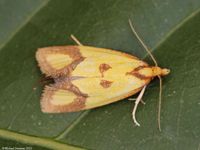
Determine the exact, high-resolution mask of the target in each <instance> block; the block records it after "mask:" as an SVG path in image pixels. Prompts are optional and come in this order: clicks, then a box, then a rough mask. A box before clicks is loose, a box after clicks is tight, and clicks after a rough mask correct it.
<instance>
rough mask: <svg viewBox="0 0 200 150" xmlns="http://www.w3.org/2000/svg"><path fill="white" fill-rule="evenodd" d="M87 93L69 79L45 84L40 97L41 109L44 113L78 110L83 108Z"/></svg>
mask: <svg viewBox="0 0 200 150" xmlns="http://www.w3.org/2000/svg"><path fill="white" fill-rule="evenodd" d="M87 97H88V95H87V94H85V93H82V92H81V91H80V90H79V89H78V87H76V86H75V85H73V84H72V83H71V82H70V80H68V79H63V80H62V81H56V83H55V84H53V85H50V86H46V87H45V89H44V92H43V94H42V98H41V109H42V111H43V112H46V113H61V112H73V111H79V110H82V109H84V108H85V102H86V99H87Z"/></svg>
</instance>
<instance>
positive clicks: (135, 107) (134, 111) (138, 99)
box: [132, 86, 146, 126]
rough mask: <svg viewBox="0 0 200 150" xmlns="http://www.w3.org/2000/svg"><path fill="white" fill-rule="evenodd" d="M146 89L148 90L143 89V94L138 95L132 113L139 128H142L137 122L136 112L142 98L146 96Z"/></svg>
mask: <svg viewBox="0 0 200 150" xmlns="http://www.w3.org/2000/svg"><path fill="white" fill-rule="evenodd" d="M145 89H146V86H144V87H143V89H142V90H141V92H140V94H139V95H138V97H137V99H136V100H135V106H134V108H133V112H132V117H133V121H134V123H135V124H136V125H137V126H140V124H139V123H138V122H137V120H136V117H135V114H136V110H137V107H138V104H139V102H140V101H141V100H142V96H143V95H144V91H145Z"/></svg>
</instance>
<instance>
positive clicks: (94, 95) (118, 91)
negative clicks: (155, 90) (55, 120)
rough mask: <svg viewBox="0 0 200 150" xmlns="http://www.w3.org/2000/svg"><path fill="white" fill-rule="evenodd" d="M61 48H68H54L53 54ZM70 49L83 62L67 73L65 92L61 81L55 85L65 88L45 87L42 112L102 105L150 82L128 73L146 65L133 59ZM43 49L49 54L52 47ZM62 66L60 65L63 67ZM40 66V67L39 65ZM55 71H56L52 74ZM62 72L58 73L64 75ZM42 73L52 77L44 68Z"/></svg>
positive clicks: (105, 51)
mask: <svg viewBox="0 0 200 150" xmlns="http://www.w3.org/2000/svg"><path fill="white" fill-rule="evenodd" d="M54 48H55V47H54ZM56 48H57V47H56ZM63 48H64V49H65V51H68V49H70V48H71V47H67V46H66V47H62V48H61V49H62V50H61V49H60V50H59V49H58V50H57V53H58V54H60V53H61V51H63ZM73 49H76V51H77V52H78V53H79V59H80V58H84V59H82V60H81V61H79V63H77V64H76V66H75V67H74V68H72V69H71V70H70V71H71V72H70V77H69V78H68V79H70V85H72V86H67V87H68V89H67V90H66V85H67V84H63V83H64V82H65V81H62V80H61V81H59V82H61V83H56V84H57V85H59V84H62V85H65V86H55V85H54V86H52V87H48V86H47V87H46V88H45V90H44V94H43V98H42V100H41V105H42V110H43V111H44V112H71V111H79V110H84V109H90V108H95V107H99V106H102V105H106V104H109V103H112V102H115V101H119V100H121V99H123V98H126V97H128V96H131V95H133V94H135V93H137V92H138V91H139V90H140V89H141V88H142V87H143V86H144V85H146V84H147V83H148V82H149V81H150V79H144V80H142V79H140V78H138V77H136V76H133V75H130V74H128V73H129V72H131V71H132V70H134V69H135V68H137V67H140V66H147V64H146V63H145V62H143V61H141V60H139V59H138V58H136V57H134V56H131V55H128V54H125V53H121V52H117V51H113V50H109V49H103V48H95V47H88V46H74V47H73ZM47 50H48V51H53V50H52V48H50V49H48V48H47ZM54 51H55V49H54ZM50 53H51V52H50ZM53 53H54V52H53ZM72 53H73V52H72ZM44 55H46V54H44ZM52 57H53V58H54V56H52ZM55 59H57V58H55ZM74 60H76V59H74ZM74 60H73V61H74ZM48 65H49V64H48ZM65 65H66V64H65ZM65 65H64V64H63V67H64V66H65ZM40 66H41V67H42V64H41V65H40ZM72 66H73V65H72ZM44 68H45V67H43V68H42V70H43V69H44ZM55 68H56V67H54V69H55ZM68 68H69V66H68ZM59 69H60V68H59ZM59 69H58V68H56V69H55V70H56V72H57V71H58V70H59ZM62 69H63V68H61V72H60V74H61V75H65V74H63V73H62V71H63V70H62ZM43 72H44V73H45V74H48V75H52V76H54V75H55V73H52V72H51V70H50V72H48V69H47V70H45V69H44V71H43ZM68 82H69V81H68ZM74 89H75V90H74Z"/></svg>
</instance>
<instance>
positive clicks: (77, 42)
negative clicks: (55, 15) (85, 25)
mask: <svg viewBox="0 0 200 150" xmlns="http://www.w3.org/2000/svg"><path fill="white" fill-rule="evenodd" d="M71 38H72V40H74V42H75V43H76V44H77V45H79V46H83V44H81V42H80V41H79V40H78V39H77V38H76V37H75V36H74V35H73V34H71Z"/></svg>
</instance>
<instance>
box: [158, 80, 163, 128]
mask: <svg viewBox="0 0 200 150" xmlns="http://www.w3.org/2000/svg"><path fill="white" fill-rule="evenodd" d="M158 78H159V81H160V91H159V101H158V129H159V131H161V125H160V115H161V105H162V78H161V76H158Z"/></svg>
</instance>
